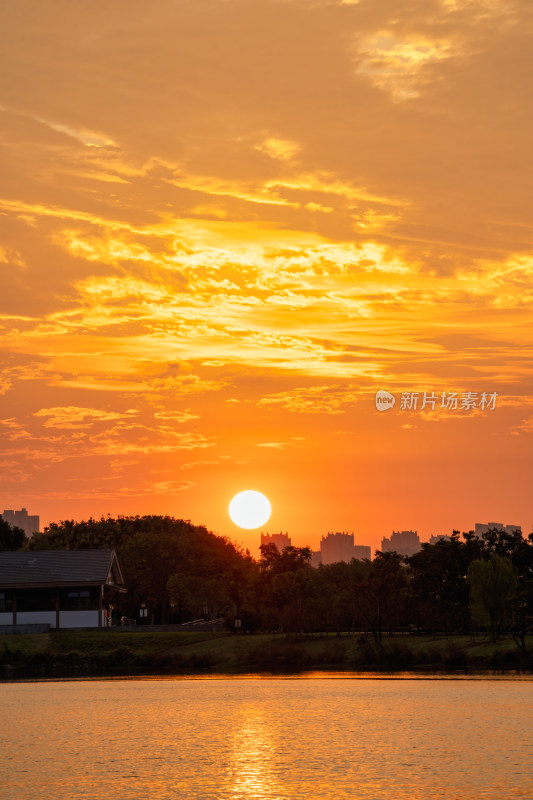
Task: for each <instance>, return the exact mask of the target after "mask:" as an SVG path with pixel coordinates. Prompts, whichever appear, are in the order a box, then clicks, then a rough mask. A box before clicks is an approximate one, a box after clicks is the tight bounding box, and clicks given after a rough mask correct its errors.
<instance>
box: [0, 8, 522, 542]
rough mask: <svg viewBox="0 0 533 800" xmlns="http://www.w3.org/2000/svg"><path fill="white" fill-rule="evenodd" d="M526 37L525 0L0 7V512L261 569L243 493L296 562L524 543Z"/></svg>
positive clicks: (255, 537)
mask: <svg viewBox="0 0 533 800" xmlns="http://www.w3.org/2000/svg"><path fill="white" fill-rule="evenodd" d="M532 30H533V5H532V4H531V2H529V0H414V1H413V0H409V2H407V0H312V1H311V0H260V2H259V0H205V2H204V1H203V2H198V0H154V2H152V3H150V4H147V3H146V2H144V1H143V2H140V0H138V1H137V2H135V1H133V2H132V0H128V2H125V0H114V2H113V3H105V2H96V1H95V0H91V2H85V0H79V2H76V3H72V2H70V0H19V1H18V2H17V3H8V2H3V3H2V4H1V5H0V31H1V33H0V36H1V37H2V46H1V48H0V51H1V62H2V63H1V65H0V85H1V90H0V124H1V126H2V132H1V138H0V143H1V144H0V158H1V164H0V174H1V175H2V180H1V182H0V231H1V236H0V337H1V349H2V364H1V376H2V380H1V383H0V447H1V454H0V461H1V465H2V472H1V481H0V506H1V508H14V507H16V508H19V507H20V506H25V507H27V508H28V510H29V512H30V513H37V514H40V515H41V520H42V522H43V523H44V524H46V523H48V522H49V521H51V520H59V519H65V518H75V519H82V518H86V517H88V516H89V515H91V514H92V515H93V516H100V515H101V514H107V513H111V514H119V513H122V514H136V513H139V514H144V513H156V514H172V515H174V516H177V517H183V518H185V519H191V521H193V522H194V523H198V524H205V525H207V527H209V528H210V529H212V530H214V531H215V532H217V533H220V534H227V535H229V536H230V537H231V538H233V539H236V540H237V541H239V542H243V543H244V544H245V545H247V546H248V545H249V546H250V547H251V548H254V550H255V548H256V546H257V544H258V538H259V533H258V532H245V531H240V530H239V529H238V528H236V526H235V525H233V523H232V522H231V521H230V520H229V517H228V516H227V504H228V502H229V500H230V499H231V497H232V495H233V494H235V493H236V492H238V491H240V490H242V489H247V488H254V489H258V490H260V491H263V492H264V493H265V494H267V496H268V497H269V498H270V500H271V503H272V506H273V514H272V518H271V521H270V522H269V523H268V525H267V526H266V529H267V530H268V531H269V532H271V533H273V532H277V531H279V530H283V531H288V532H289V534H290V535H291V536H292V538H293V543H294V544H297V545H304V544H310V545H312V546H317V545H318V541H319V539H320V536H321V535H323V534H325V533H326V532H327V531H329V530H348V531H354V533H355V541H356V543H359V544H369V545H371V546H372V547H373V548H375V547H378V546H379V543H380V540H381V537H382V536H384V535H387V536H389V535H390V532H391V530H392V529H393V528H394V529H405V528H413V529H417V530H418V532H419V534H420V535H421V538H422V539H427V538H428V537H429V536H430V535H431V534H433V533H447V532H448V533H449V532H450V531H451V529H452V528H454V527H455V528H459V529H461V530H468V529H470V528H472V527H473V525H474V523H475V522H487V521H489V520H490V521H493V520H494V521H500V522H503V523H513V524H521V525H522V526H523V528H524V531H525V532H526V533H529V531H530V530H531V523H532V522H533V513H532V512H531V506H530V497H531V489H530V485H531V449H532V444H533V438H532V437H533V396H532V358H531V357H532V346H533V329H532V310H531V306H532V301H533V258H532V219H533V217H532V208H531V198H532V160H531V141H532V130H531V128H532V124H531V123H532V113H533V104H532V103H531V73H532V69H533V65H532V63H531V62H532V61H533V50H532V48H531V33H532ZM378 389H385V390H389V391H390V392H393V393H394V394H395V395H396V396H397V398H398V400H397V404H396V406H395V408H394V409H392V410H389V411H387V412H384V413H378V412H377V411H376V408H375V404H374V395H375V392H376V390H378ZM402 392H419V393H421V394H422V393H423V392H435V393H438V394H439V396H440V395H441V394H442V392H446V393H450V392H457V393H458V394H459V397H460V396H461V393H463V392H477V393H478V397H479V396H480V395H481V393H482V392H487V393H492V392H497V393H498V398H497V403H496V408H495V409H494V410H481V409H476V410H473V411H467V410H464V409H463V410H461V409H460V408H458V409H457V410H453V409H452V410H448V411H446V410H444V409H442V408H440V407H438V406H437V407H436V408H435V410H434V411H429V410H428V409H427V408H426V409H424V410H423V411H422V410H420V409H417V410H416V411H408V410H402V409H401V408H400V407H399V406H400V399H399V398H400V395H401V393H402ZM1 508H0V510H1Z"/></svg>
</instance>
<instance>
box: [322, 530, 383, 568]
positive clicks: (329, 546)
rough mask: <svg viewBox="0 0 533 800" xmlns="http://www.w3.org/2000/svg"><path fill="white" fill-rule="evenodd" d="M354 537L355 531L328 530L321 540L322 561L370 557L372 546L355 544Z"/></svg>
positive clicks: (323, 562)
mask: <svg viewBox="0 0 533 800" xmlns="http://www.w3.org/2000/svg"><path fill="white" fill-rule="evenodd" d="M353 538H354V535H353V533H347V532H344V531H337V532H336V533H329V532H328V533H327V534H326V536H323V537H322V539H321V540H320V563H322V564H336V563H337V562H339V561H351V560H352V558H357V559H364V558H368V559H370V557H371V550H370V547H367V546H366V545H355V544H354V541H353Z"/></svg>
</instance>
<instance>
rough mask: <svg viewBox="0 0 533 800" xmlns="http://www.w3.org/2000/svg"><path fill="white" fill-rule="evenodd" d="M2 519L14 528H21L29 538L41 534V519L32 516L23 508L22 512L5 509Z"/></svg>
mask: <svg viewBox="0 0 533 800" xmlns="http://www.w3.org/2000/svg"><path fill="white" fill-rule="evenodd" d="M2 519H3V520H4V521H5V522H8V523H9V524H10V525H11V527H12V528H21V530H23V531H24V533H25V534H26V536H27V537H28V538H30V537H31V536H33V534H34V533H39V517H38V516H37V515H35V516H30V515H29V514H28V512H27V511H26V509H25V508H21V509H20V511H13V510H12V509H10V508H7V509H4V513H3V514H2Z"/></svg>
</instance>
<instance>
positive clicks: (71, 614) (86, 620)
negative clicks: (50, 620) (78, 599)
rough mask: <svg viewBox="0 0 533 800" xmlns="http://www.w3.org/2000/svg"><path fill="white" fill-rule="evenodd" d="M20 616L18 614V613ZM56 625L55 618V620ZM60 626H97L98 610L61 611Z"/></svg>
mask: <svg viewBox="0 0 533 800" xmlns="http://www.w3.org/2000/svg"><path fill="white" fill-rule="evenodd" d="M17 618H18V614H17ZM54 625H55V620H54ZM59 627H60V628H97V627H98V611H60V612H59Z"/></svg>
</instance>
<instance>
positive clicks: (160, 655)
mask: <svg viewBox="0 0 533 800" xmlns="http://www.w3.org/2000/svg"><path fill="white" fill-rule="evenodd" d="M529 650H530V651H531V653H532V654H530V655H529V656H526V655H524V654H523V653H522V652H521V651H520V650H519V649H518V648H517V647H516V645H515V643H514V642H513V640H512V639H511V638H510V637H509V638H506V639H503V640H501V641H499V642H496V643H494V642H492V641H490V640H489V639H486V638H481V637H477V638H475V639H473V638H471V637H469V636H455V637H448V638H446V637H440V638H439V637H431V636H414V635H413V636H411V635H410V636H386V637H384V639H383V643H382V645H381V646H376V645H375V643H374V642H373V641H372V639H370V638H367V637H361V636H359V635H352V636H348V635H346V634H345V635H343V636H341V637H337V636H335V635H329V636H315V637H291V638H286V637H284V636H281V635H278V636H276V637H272V635H270V634H256V635H253V636H245V635H243V636H238V635H234V634H231V633H224V632H221V633H212V632H207V631H206V632H201V633H197V632H186V633H184V632H157V633H153V632H150V633H144V632H136V633H129V632H120V631H116V630H95V631H51V632H50V633H43V634H25V635H9V636H8V635H4V636H0V676H3V677H4V678H6V679H11V678H31V677H70V676H91V675H134V674H180V673H181V674H190V673H198V672H211V673H227V674H235V673H240V672H243V673H244V672H248V673H249V672H265V671H267V672H268V671H282V672H291V671H300V670H312V669H315V670H316V669H319V670H320V669H323V670H361V671H376V670H383V671H395V670H401V671H405V670H412V671H417V672H420V671H428V672H440V671H444V672H449V671H455V670H527V671H533V637H531V638H530V642H529Z"/></svg>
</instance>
